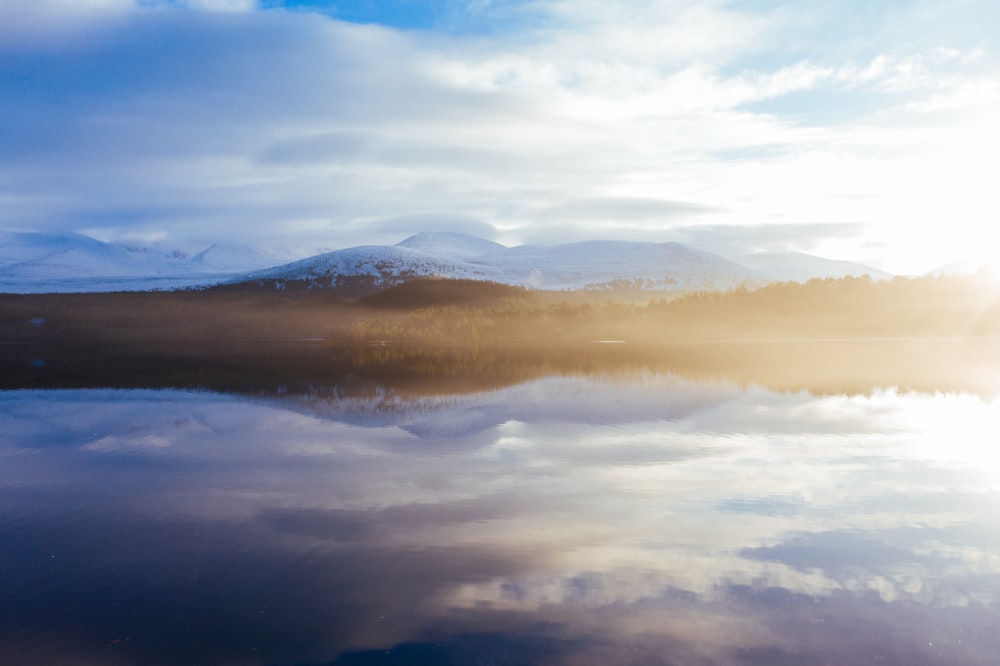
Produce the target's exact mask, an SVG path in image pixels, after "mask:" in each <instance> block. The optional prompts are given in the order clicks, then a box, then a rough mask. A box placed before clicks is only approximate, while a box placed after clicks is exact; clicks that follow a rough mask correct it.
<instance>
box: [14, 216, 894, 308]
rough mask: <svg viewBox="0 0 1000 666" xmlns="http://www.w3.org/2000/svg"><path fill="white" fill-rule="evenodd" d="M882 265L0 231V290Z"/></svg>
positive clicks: (555, 277) (449, 241) (697, 284)
mask: <svg viewBox="0 0 1000 666" xmlns="http://www.w3.org/2000/svg"><path fill="white" fill-rule="evenodd" d="M864 273H868V274H869V275H871V276H872V277H873V278H875V279H882V278H885V277H889V275H888V274H887V273H884V272H882V271H878V270H877V269H874V268H872V267H868V266H864V265H862V264H856V263H852V262H844V261H834V260H829V259H823V258H821V257H815V256H813V255H808V254H803V253H769V254H759V255H737V256H728V257H726V256H722V255H719V254H715V253H712V252H708V251H705V250H702V249H699V248H696V247H692V246H689V245H685V244H683V243H678V242H651V241H624V240H585V241H576V242H571V243H562V244H555V245H518V246H512V247H508V246H506V245H502V244H500V243H497V242H495V241H492V240H488V239H484V238H480V237H478V236H473V235H469V234H464V233H459V232H435V231H425V232H420V233H417V234H414V235H411V236H409V237H407V238H405V239H403V240H402V241H400V242H398V243H396V244H394V245H359V246H354V247H348V248H343V249H339V250H333V251H330V252H324V253H320V254H316V255H313V256H309V257H306V258H303V259H297V260H294V261H288V259H287V257H286V258H285V259H282V258H281V257H278V256H275V255H271V254H268V253H267V252H266V251H262V250H259V249H255V248H250V247H248V246H244V245H239V244H233V243H212V244H210V245H208V246H207V247H205V248H204V249H202V250H200V251H197V252H188V251H184V250H179V249H176V248H170V247H168V246H166V245H161V244H153V245H148V246H143V245H139V244H128V245H126V244H123V243H105V242H103V241H99V240H97V239H94V238H91V237H89V236H85V235H82V234H62V235H57V234H44V233H38V232H0V292H8V293H40V292H45V291H50V292H101V291H120V290H125V291H144V290H150V289H161V290H162V289H167V290H170V289H183V288H206V287H215V286H221V287H240V286H241V287H247V288H276V289H316V288H333V289H339V290H342V291H344V292H345V294H348V295H364V294H367V293H372V292H375V291H378V290H381V289H384V288H387V287H390V286H393V285H397V284H400V283H401V282H404V281H406V280H409V279H412V278H418V277H439V278H451V279H463V280H483V281H489V282H496V283H500V284H506V285H510V286H516V287H528V288H532V289H544V290H598V291H600V290H606V291H611V290H616V289H622V288H629V289H640V290H652V291H691V290H713V289H728V288H733V287H737V286H740V285H750V286H758V285H762V284H766V283H768V282H772V281H784V280H798V281H804V280H808V279H810V278H813V277H845V276H857V275H861V274H864Z"/></svg>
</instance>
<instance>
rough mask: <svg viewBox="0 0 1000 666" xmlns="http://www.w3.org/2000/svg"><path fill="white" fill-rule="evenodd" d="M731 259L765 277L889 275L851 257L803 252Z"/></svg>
mask: <svg viewBox="0 0 1000 666" xmlns="http://www.w3.org/2000/svg"><path fill="white" fill-rule="evenodd" d="M731 259H733V260H734V261H736V262H737V263H740V264H742V265H744V266H748V267H749V268H752V269H753V270H754V271H756V272H757V273H758V274H759V275H760V276H761V277H762V278H764V279H765V280H768V281H783V282H806V281H808V280H811V279H813V278H845V277H861V276H862V275H869V276H871V277H872V278H873V279H875V280H884V279H888V278H890V277H892V276H891V275H890V274H889V273H886V272H885V271H881V270H879V269H877V268H873V267H872V266H866V265H864V264H858V263H855V262H853V261H838V260H834V259H824V258H823V257H817V256H815V255H811V254H806V253H804V252H758V253H755V254H740V255H735V256H732V257H731Z"/></svg>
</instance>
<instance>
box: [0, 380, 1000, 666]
mask: <svg viewBox="0 0 1000 666" xmlns="http://www.w3.org/2000/svg"><path fill="white" fill-rule="evenodd" d="M998 446H1000V400H998V399H997V398H996V396H995V395H989V394H983V393H981V392H964V391H948V392H933V391H922V392H907V391H904V390H899V389H895V388H892V387H882V388H879V387H873V388H872V389H871V390H867V391H864V392H859V393H854V394H850V395H849V394H846V393H837V392H824V393H815V392H810V391H807V390H784V391H778V390H772V389H766V388H762V387H761V386H760V385H758V384H755V383H752V382H750V383H745V382H741V383H739V384H737V383H734V382H731V381H727V380H726V379H725V378H721V379H718V380H707V379H706V380H693V379H690V378H682V377H680V376H678V375H676V374H672V373H669V372H660V371H654V370H642V369H635V368H633V369H631V370H630V371H629V372H618V373H614V374H602V373H590V374H566V375H550V376H539V377H536V378H532V379H529V380H526V381H520V382H515V383H511V384H506V385H498V386H496V387H494V388H482V387H480V388H476V389H475V390H463V391H461V392H448V391H442V390H440V389H437V390H435V391H433V392H425V391H421V390H419V389H418V388H414V387H413V386H412V385H410V386H409V388H408V389H407V390H406V391H402V390H399V389H398V388H394V387H393V386H392V385H391V384H382V385H378V384H370V385H366V387H365V389H364V390H360V391H359V390H350V391H348V390H344V389H343V388H342V387H338V386H337V385H336V384H331V385H328V386H317V387H314V388H313V389H309V390H305V389H304V390H297V391H287V392H286V391H283V390H275V391H267V392H260V391H258V392H256V393H255V392H253V391H251V392H244V393H223V392H218V391H209V390H190V389H148V388H145V389H136V388H132V389H127V388H122V389H106V388H78V389H37V388H33V389H12V390H5V391H0V543H2V548H0V662H2V663H19V664H31V663H39V664H41V663H76V664H139V663H142V664H172V663H200V664H215V663H219V664H330V663H334V664H678V665H680V664H685V665H686V664H694V665H701V664H713V665H715V664H718V665H729V664H909V665H912V664H918V665H919V664H994V663H997V658H998V657H997V655H998V654H1000V603H998V602H1000V520H998V518H997V517H998V516H1000V448H998Z"/></svg>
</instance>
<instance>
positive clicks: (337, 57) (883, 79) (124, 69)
mask: <svg viewBox="0 0 1000 666" xmlns="http://www.w3.org/2000/svg"><path fill="white" fill-rule="evenodd" d="M186 5H187V6H188V7H194V6H195V5H198V6H200V7H202V8H211V9H238V10H246V9H248V8H251V6H252V3H249V2H243V1H242V0H240V1H238V2H230V1H229V0H222V1H220V2H195V1H194V0H192V2H187V3H186ZM18 6H21V7H24V6H26V5H23V3H19V5H18ZM81 6H83V5H81ZM97 6H98V5H93V6H91V10H92V11H90V12H89V13H87V14H86V17H85V19H86V20H84V19H83V18H80V17H77V19H79V20H77V19H73V20H72V21H70V20H68V19H67V20H63V21H62V22H61V23H60V22H59V21H57V20H56V19H54V18H53V19H52V20H51V21H49V20H48V19H46V20H45V21H40V22H36V25H35V26H34V28H33V30H35V33H34V35H35V37H37V36H38V35H48V36H49V37H50V38H51V39H49V41H48V42H46V41H45V40H44V39H36V38H35V37H32V39H30V40H23V41H22V42H18V43H13V45H12V46H10V48H15V49H23V50H24V52H25V53H27V54H30V53H32V52H40V53H41V52H46V53H49V55H48V56H46V57H48V58H49V60H47V61H46V65H45V68H42V67H41V65H40V64H38V66H37V67H36V66H35V64H33V63H34V61H33V60H32V59H31V57H30V56H28V59H27V60H25V61H24V62H25V63H26V66H27V69H25V71H24V72H23V73H21V74H19V75H18V76H19V77H20V78H16V79H13V78H12V79H10V80H9V81H10V82H13V81H15V80H16V82H17V83H16V85H14V87H13V88H11V89H12V90H13V96H8V99H7V100H6V102H5V103H6V105H7V107H6V108H7V109H8V113H7V115H6V116H4V121H3V123H4V124H3V125H0V131H2V132H3V133H4V135H5V136H7V137H8V140H7V144H8V145H9V146H10V147H11V148H10V150H8V151H7V153H6V155H5V156H4V157H2V158H0V173H3V174H4V175H5V179H6V180H5V182H6V183H7V185H6V187H5V188H3V189H0V197H3V198H4V199H5V200H9V201H16V202H18V203H17V206H16V207H15V208H14V209H7V210H5V211H4V212H3V213H0V226H14V225H20V226H22V227H23V226H25V225H30V226H37V227H47V228H61V227H62V226H63V225H68V226H70V227H71V228H76V229H83V228H102V229H106V230H107V229H110V228H113V227H114V226H115V225H116V224H121V225H128V226H129V228H130V229H131V233H132V234H133V235H135V234H139V235H149V234H167V235H168V236H171V235H173V236H177V237H180V236H183V235H190V234H193V233H197V234H203V235H205V236H211V237H210V238H207V240H218V239H219V238H218V237H219V236H226V235H228V234H230V233H234V232H235V230H236V229H238V230H239V233H240V234H241V235H243V236H251V237H252V239H253V240H254V241H255V242H268V241H269V239H271V238H273V237H275V236H280V235H282V234H283V233H285V232H286V231H287V232H288V233H291V232H292V231H293V230H295V232H296V233H300V234H302V236H301V238H302V241H303V242H306V241H307V240H308V242H315V243H316V244H317V245H322V246H325V247H330V246H343V245H348V244H356V243H360V242H369V241H373V240H378V241H380V242H381V241H392V240H398V238H397V239H392V238H388V237H387V235H386V232H384V231H378V232H376V231H374V230H373V231H372V232H371V235H366V232H365V229H366V225H367V224H370V223H371V222H372V221H377V220H384V219H394V218H403V219H414V220H420V219H434V216H436V215H437V216H443V217H442V218H441V219H476V220H479V222H480V223H482V224H485V225H488V226H489V227H494V228H498V229H502V230H503V233H504V234H505V241H507V242H516V241H517V240H519V239H520V238H528V237H532V236H534V237H538V236H539V235H546V236H548V237H553V236H554V235H559V236H560V237H565V238H569V237H576V238H583V237H588V236H593V235H597V234H600V235H606V233H607V232H606V230H607V229H609V228H611V227H612V226H613V228H614V229H615V230H619V231H621V232H622V233H628V234H634V235H635V236H636V237H641V236H645V237H647V238H649V239H652V240H656V239H664V238H667V237H669V236H670V233H671V227H673V226H675V225H676V226H685V225H687V226H690V225H692V224H704V225H739V224H754V225H762V224H771V225H777V228H784V227H781V226H780V225H789V224H792V223H802V224H807V225H812V226H811V227H809V228H813V229H819V228H821V226H820V225H824V224H845V225H855V228H866V229H869V231H870V232H871V233H872V234H875V233H876V232H877V235H872V236H870V237H869V238H866V239H863V240H862V241H857V240H855V241H852V242H853V243H854V245H847V244H846V243H847V241H846V240H845V239H841V240H840V241H838V242H839V243H840V244H839V245H837V246H836V247H833V246H829V247H828V248H827V249H830V250H835V251H836V252H837V253H839V254H841V255H842V256H843V257H844V258H854V259H859V258H862V257H859V256H857V253H859V252H867V253H868V254H869V255H872V256H867V257H864V258H866V259H869V260H871V259H875V260H876V261H877V260H879V259H882V260H884V261H883V265H885V266H886V267H889V268H890V269H892V268H897V269H898V268H900V267H904V266H905V267H906V268H907V269H911V268H912V269H914V270H916V269H918V268H919V267H918V266H917V264H919V263H920V262H921V261H927V260H928V259H927V253H926V252H923V253H922V254H921V257H922V258H921V259H920V260H917V259H915V257H916V255H915V254H914V252H915V250H914V249H913V248H912V247H909V248H908V249H907V247H908V245H913V243H915V239H916V238H922V240H921V241H920V242H921V243H922V244H923V247H925V249H929V248H931V247H932V243H931V242H930V240H929V239H930V234H931V233H932V230H936V229H940V228H941V226H940V224H941V223H940V221H939V220H938V219H937V218H938V217H940V216H941V215H943V214H944V212H945V211H947V210H952V211H955V212H960V213H961V215H963V216H969V221H968V222H963V224H967V225H969V226H970V227H971V225H973V224H974V223H975V224H979V223H981V222H982V221H983V220H985V219H989V218H990V216H991V215H993V216H994V217H995V214H996V204H995V203H993V202H991V201H990V200H989V197H988V195H987V194H986V191H980V190H979V187H980V185H981V183H982V177H981V176H980V175H977V174H980V173H981V170H980V168H979V165H978V164H975V161H976V159H977V153H976V149H975V148H976V146H977V139H975V138H974V137H975V136H980V139H979V140H978V141H979V144H978V145H984V140H983V139H982V138H981V137H982V136H984V135H985V136H986V137H987V138H986V139H985V145H990V142H991V141H992V139H989V138H988V133H989V132H990V131H991V130H990V127H991V125H990V124H989V122H987V121H985V120H981V119H984V118H988V117H989V114H990V112H992V111H994V110H996V107H997V103H998V102H997V95H998V90H997V86H996V84H995V83H993V82H994V81H995V80H996V76H995V73H996V65H995V63H994V61H993V59H992V58H991V55H990V51H989V50H988V49H987V48H986V47H985V46H982V45H976V44H973V45H970V46H969V47H962V48H958V47H955V46H949V45H948V44H949V41H948V40H944V39H942V40H941V41H940V42H939V44H938V45H936V46H933V47H929V48H927V49H923V50H912V49H911V50H909V51H907V50H905V49H903V48H901V47H900V46H899V45H897V44H884V45H880V52H875V53H868V54H866V55H865V57H863V58H862V57H858V52H857V51H850V52H849V53H845V54H843V55H841V54H838V53H831V52H830V51H829V50H826V51H816V52H808V51H802V52H795V53H794V54H791V55H790V54H788V53H785V52H784V51H780V50H779V51H775V50H774V49H775V48H776V47H775V46H774V40H776V39H778V38H784V37H787V35H788V34H789V31H790V30H791V27H790V26H792V27H794V25H796V24H795V23H794V21H793V19H794V20H795V21H799V23H798V24H797V25H801V26H806V27H808V21H806V20H805V19H803V18H802V17H801V16H799V15H797V14H789V13H787V12H784V13H774V14H755V13H752V12H750V11H742V10H739V9H738V8H736V7H735V6H733V5H730V4H724V3H694V2H681V1H674V2H629V3H605V2H592V1H590V0H580V1H570V0H557V1H555V2H550V3H542V2H537V3H529V4H528V5H526V6H521V7H520V9H519V11H522V12H524V13H525V15H527V14H531V15H533V16H535V17H537V18H538V19H539V20H538V22H537V27H535V26H521V27H520V29H519V30H517V31H513V32H502V31H501V32H498V33H495V34H486V35H478V36H469V35H465V36H453V35H447V34H433V33H429V32H396V31H393V30H390V29H386V28H380V27H377V26H358V25H351V24H345V23H340V22H337V21H334V20H331V19H328V18H325V17H322V16H319V15H315V14H307V13H297V12H272V11H266V12H255V11H241V12H235V13H229V14H225V15H211V14H209V13H205V12H184V13H180V12H178V11H177V5H176V3H175V4H174V5H173V6H174V9H169V8H167V9H165V7H167V5H163V4H160V5H157V6H155V7H153V9H152V10H150V9H149V7H147V8H146V9H129V7H130V6H131V5H130V3H116V4H114V5H113V7H115V9H114V10H113V11H110V10H98V9H96V8H95V7H97ZM102 6H103V5H102ZM109 6H111V5H109ZM38 7H47V8H48V9H46V10H45V11H49V13H50V14H51V13H52V11H51V10H52V7H55V5H54V4H52V3H48V4H46V5H38ZM501 7H503V3H497V7H494V6H493V5H488V4H482V3H473V4H472V5H469V6H468V7H467V9H469V10H470V11H478V12H479V14H480V15H481V16H487V17H488V16H490V15H491V14H490V13H491V12H494V11H500V8H501ZM32 11H34V10H32ZM39 11H42V10H38V11H36V12H35V13H34V14H32V13H31V12H30V11H28V10H23V11H19V12H15V14H17V16H18V17H19V19H20V20H21V21H22V23H23V22H24V21H26V20H27V19H26V17H28V16H29V15H30V16H39V15H40V14H38V12H39ZM505 11H506V10H505ZM803 11H804V10H803ZM800 13H803V12H800ZM94 17H98V18H96V19H95V18H94ZM60 26H61V27H60ZM95 26H98V27H100V30H99V31H95V29H94V28H95ZM812 29H817V30H818V29H820V27H815V28H812ZM0 32H4V28H0ZM6 32H9V31H6ZM29 42H30V44H29ZM18 44H20V46H19V45H18ZM176 44H184V45H185V46H184V48H183V49H178V48H176V47H175V45H176ZM56 45H57V46H56ZM84 46H86V48H84ZM74 49H79V50H78V51H75V50H74ZM40 62H41V61H39V63H40ZM32 67H34V69H32ZM24 82H28V83H30V85H28V86H27V87H24ZM8 87H10V85H8ZM97 91H100V92H97ZM55 99H59V100H60V103H59V104H53V103H51V101H50V100H55ZM973 116H975V121H974V122H972V124H970V122H971V121H970V118H972V117H973ZM959 128H966V129H959ZM972 128H974V129H972ZM956 132H958V133H959V135H960V136H961V138H960V140H959V141H958V143H955V133H956ZM958 146H961V149H959V148H958ZM81 164H86V165H87V168H86V169H81V168H80V167H79V165H81ZM945 185H947V187H948V188H956V189H955V190H954V191H957V192H961V194H962V199H961V201H959V200H958V199H957V198H956V197H952V196H949V194H948V192H947V191H945ZM987 189H988V188H987ZM583 200H590V201H601V202H603V203H602V205H605V204H607V202H615V201H618V202H623V204H622V206H621V207H620V209H619V210H617V211H615V210H605V209H604V208H602V214H601V216H600V221H598V220H597V218H595V216H594V215H581V216H579V217H578V218H576V219H571V217H568V216H567V215H566V214H565V212H566V211H568V210H572V209H573V206H574V205H578V202H580V201H583ZM634 201H660V202H667V203H669V202H683V203H684V205H685V206H689V208H687V209H686V210H688V211H689V213H688V214H678V215H673V216H666V217H656V216H650V215H648V214H645V213H642V212H641V211H638V209H636V208H635V207H634V206H631V207H630V206H629V205H626V203H625V202H634ZM32 202H36V204H37V205H36V204H33V203H32ZM15 210H16V213H17V215H16V219H15V217H14V216H13V211H15ZM678 210H680V209H678ZM546 211H548V212H551V211H562V212H563V214H562V215H561V218H560V219H559V220H558V221H556V220H550V219H546V217H545V215H546ZM695 211H699V212H695ZM705 211H711V212H705ZM904 211H905V216H906V220H907V221H906V222H905V223H904V222H903V221H902V220H903V217H904V215H903V212H904ZM930 211H935V216H936V217H935V218H933V219H932V217H931V213H930ZM407 216H410V217H407ZM413 216H416V217H413ZM421 216H424V217H421ZM428 216H429V217H428ZM918 221H919V224H920V225H922V226H923V227H926V228H927V229H928V230H929V231H927V232H921V233H918V234H914V233H913V227H914V225H915V224H918ZM549 224H551V225H554V226H553V227H552V229H555V231H549V232H546V231H544V229H545V227H546V225H549ZM951 228H954V227H951ZM282 240H283V241H284V239H282ZM284 242H285V244H287V241H284ZM859 242H863V243H866V244H867V245H866V246H862V245H859V244H858V243H859ZM958 244H959V242H958V241H956V247H957V245H958ZM803 249H804V248H803ZM891 253H895V254H896V256H895V257H893V256H891ZM939 263H940V262H939ZM930 267H931V266H929V265H928V266H926V268H930Z"/></svg>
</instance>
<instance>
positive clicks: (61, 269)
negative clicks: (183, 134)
mask: <svg viewBox="0 0 1000 666" xmlns="http://www.w3.org/2000/svg"><path fill="white" fill-rule="evenodd" d="M287 259H288V258H287V257H280V256H274V255H268V254H266V253H264V252H262V251H259V250H254V249H252V248H249V247H244V246H238V245H220V244H216V245H212V246H209V247H208V248H206V249H204V250H202V251H201V252H198V253H194V254H192V253H189V252H186V251H184V250H181V249H178V248H174V247H169V246H166V245H157V244H152V245H138V244H132V243H105V242H102V241H99V240H96V239H94V238H91V237H89V236H84V235H81V234H58V235H57V234H45V233H35V232H0V291H3V292H15V293H37V292H86V291H115V290H143V289H177V288H183V287H189V286H198V285H204V284H208V283H214V282H219V281H221V280H224V279H226V278H228V277H230V276H232V275H234V274H239V273H244V272H247V271H251V270H255V269H259V268H264V267H266V266H273V265H275V264H279V263H282V262H283V261H287Z"/></svg>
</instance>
